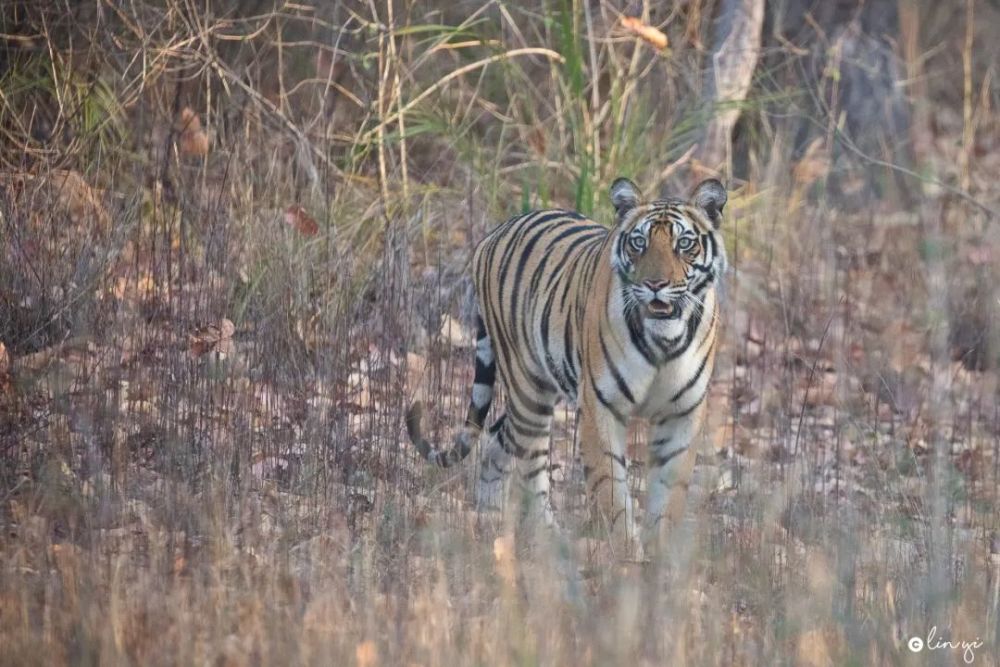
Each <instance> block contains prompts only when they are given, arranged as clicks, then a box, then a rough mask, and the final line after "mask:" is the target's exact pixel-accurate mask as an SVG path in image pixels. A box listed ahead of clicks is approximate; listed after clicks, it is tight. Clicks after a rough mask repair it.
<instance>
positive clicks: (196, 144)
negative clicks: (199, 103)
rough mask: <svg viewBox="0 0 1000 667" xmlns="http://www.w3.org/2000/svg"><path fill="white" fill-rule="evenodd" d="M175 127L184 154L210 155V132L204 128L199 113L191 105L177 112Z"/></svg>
mask: <svg viewBox="0 0 1000 667" xmlns="http://www.w3.org/2000/svg"><path fill="white" fill-rule="evenodd" d="M174 129H175V130H177V133H178V135H179V138H178V140H177V143H178V146H179V147H180V151H181V154H182V155H196V156H203V155H208V134H206V133H205V130H203V129H202V127H201V121H200V120H199V119H198V114H196V113H195V112H194V111H192V110H191V108H190V107H184V108H183V109H181V111H180V113H179V114H177V121H176V122H175V123H174Z"/></svg>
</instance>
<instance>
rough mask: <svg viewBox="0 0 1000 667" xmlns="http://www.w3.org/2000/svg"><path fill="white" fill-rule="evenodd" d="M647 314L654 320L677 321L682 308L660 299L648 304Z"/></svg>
mask: <svg viewBox="0 0 1000 667" xmlns="http://www.w3.org/2000/svg"><path fill="white" fill-rule="evenodd" d="M646 312H647V314H648V315H649V317H650V318H652V319H654V320H675V319H677V318H678V317H680V316H681V309H680V306H677V305H675V304H673V303H669V302H666V301H660V300H659V299H653V300H652V301H650V302H649V303H647V304H646Z"/></svg>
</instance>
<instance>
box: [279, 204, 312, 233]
mask: <svg viewBox="0 0 1000 667" xmlns="http://www.w3.org/2000/svg"><path fill="white" fill-rule="evenodd" d="M285 224H286V225H288V226H289V227H294V228H295V229H296V230H298V232H299V233H300V234H303V235H305V236H316V234H318V233H319V223H317V222H316V220H315V219H313V217H312V216H310V215H309V214H308V213H306V210H305V209H304V208H302V207H301V206H299V205H298V204H293V205H291V206H289V207H288V208H286V209H285Z"/></svg>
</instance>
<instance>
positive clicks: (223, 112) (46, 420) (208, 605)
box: [0, 0, 1000, 665]
mask: <svg viewBox="0 0 1000 667" xmlns="http://www.w3.org/2000/svg"><path fill="white" fill-rule="evenodd" d="M252 4H254V6H251V5H247V4H243V3H225V2H218V3H216V2H213V3H208V4H203V3H191V2H187V1H186V0H166V1H164V2H145V1H143V2H128V3H121V2H104V3H98V4H94V5H85V6H79V7H69V8H67V6H65V5H63V4H61V3H46V2H42V3H13V4H10V5H7V6H5V8H4V11H3V13H2V21H3V23H2V29H0V33H2V34H3V37H2V40H3V44H4V46H3V49H2V52H0V93H2V95H0V128H2V130H0V132H2V136H3V141H2V142H0V160H2V169H0V192H2V194H3V196H2V198H0V216H2V218H0V230H2V231H0V234H2V244H0V249H2V252H0V343H2V347H0V498H2V503H0V521H2V522H3V528H4V531H3V534H2V537H0V646H2V647H3V648H2V650H0V660H2V661H3V662H5V663H10V664H34V663H39V664H61V663H73V664H80V663H102V664H115V663H123V664H127V663H139V664H157V663H185V664H186V663H206V662H212V663H216V664H262V663H263V664H275V663H287V664H359V665H375V664H426V665H431V664H611V663H614V664H619V663H641V664H693V665H703V664H719V665H731V664H746V665H756V664H795V665H834V664H836V665H841V664H845V665H846V664H857V665H867V664H879V665H881V664H892V665H896V664H925V662H928V661H930V662H934V661H940V662H942V663H944V664H951V663H956V662H958V661H959V660H961V659H962V655H963V651H964V650H965V649H963V648H961V647H960V648H958V649H952V648H948V647H942V648H937V649H935V650H934V651H931V649H930V648H927V649H925V651H924V652H923V653H921V654H919V655H918V654H913V653H911V652H910V651H909V650H908V649H907V648H906V643H907V641H908V640H909V639H910V638H911V637H913V636H919V637H923V638H924V639H925V640H927V639H928V634H929V633H930V632H931V629H932V628H934V627H936V628H937V632H936V634H937V637H939V638H943V639H944V640H953V641H956V642H962V641H965V642H981V644H980V645H977V646H975V647H973V649H972V651H973V653H972V655H973V657H974V659H975V662H976V663H977V664H993V663H994V662H996V660H997V655H998V654H997V651H998V647H1000V620H998V619H1000V616H998V613H1000V538H998V537H997V531H998V529H1000V525H998V524H1000V520H998V516H997V512H996V503H997V483H998V478H1000V462H998V455H997V454H998V449H1000V407H998V405H1000V404H998V393H997V392H998V389H997V376H996V367H997V356H998V350H1000V346H998V343H997V327H996V322H997V320H996V317H997V312H998V309H1000V292H998V291H997V288H996V285H997V284H998V283H997V275H996V274H997V262H996V258H997V257H998V256H1000V254H998V253H1000V239H998V232H997V229H996V225H997V220H996V218H995V217H991V215H990V213H989V212H988V211H989V210H993V211H995V210H996V209H997V208H998V190H997V188H996V186H995V184H994V183H993V179H992V176H991V175H992V174H993V173H995V167H996V166H997V165H996V162H997V158H996V150H995V148H996V147H997V145H998V144H997V142H998V138H1000V133H998V131H1000V125H998V123H997V121H996V114H995V105H996V98H995V95H996V93H995V90H994V88H993V86H992V80H993V76H994V74H995V72H996V64H995V59H994V60H990V58H989V55H988V53H989V49H988V41H987V40H988V36H989V35H988V28H987V26H988V24H989V21H987V20H986V18H983V16H984V15H985V16H986V17H987V18H988V17H989V16H993V14H990V12H993V13H994V14H995V12H994V11H993V10H992V9H991V8H990V7H989V6H988V5H982V6H980V5H979V4H976V5H975V12H976V13H975V14H972V13H971V8H972V7H973V4H974V3H971V2H970V3H969V7H970V13H969V14H968V16H969V18H971V19H972V20H971V21H968V22H966V21H964V20H958V21H956V20H955V19H954V18H951V17H950V16H944V15H943V14H942V13H941V12H940V11H939V10H938V9H936V8H935V7H932V6H930V5H931V3H915V7H916V9H915V10H913V9H912V8H908V11H911V10H912V11H915V12H916V17H915V18H913V17H912V16H909V17H908V18H907V17H904V19H906V20H905V21H904V22H903V23H904V26H909V28H908V30H907V31H905V32H904V34H903V37H904V38H906V40H908V41H906V43H905V44H903V45H902V46H901V47H900V48H901V51H902V52H903V55H904V56H905V57H906V61H905V66H906V67H905V68H904V69H905V71H906V72H907V76H908V77H910V78H909V79H907V81H905V82H904V84H905V85H906V86H907V90H908V91H911V92H912V94H911V95H910V97H909V102H910V103H911V105H912V108H913V110H914V114H913V118H914V121H913V124H912V127H911V128H910V129H909V132H910V133H911V134H912V135H913V136H912V143H913V145H914V146H915V155H914V156H913V158H914V160H915V162H914V163H908V164H899V165H896V167H895V168H886V166H885V163H893V164H895V163H896V162H897V161H899V155H900V154H899V153H896V152H889V153H886V154H881V153H879V154H875V153H872V152H871V145H872V144H871V143H870V142H869V143H866V142H865V141H863V137H859V136H857V135H856V134H855V133H854V129H853V126H850V124H848V123H845V122H843V121H844V118H843V116H842V115H841V112H842V109H840V108H839V107H838V106H837V105H836V104H835V102H837V100H838V99H839V98H838V97H837V95H838V94H839V93H838V91H840V92H842V90H841V87H840V85H839V84H838V82H839V81H840V80H841V79H840V78H838V77H840V74H839V73H840V72H841V71H842V70H841V69H838V68H848V67H850V66H852V63H851V61H850V60H849V59H847V60H845V57H844V53H845V52H846V50H845V47H844V45H845V44H848V42H847V41H845V40H846V38H845V37H843V35H841V36H838V35H828V36H827V37H828V38H829V40H830V42H829V44H824V49H821V50H820V51H821V52H822V53H824V54H827V55H824V56H823V58H827V57H828V58H829V60H825V59H823V60H822V61H821V62H818V63H817V62H814V61H813V60H812V59H813V58H814V56H813V55H810V54H809V53H803V52H802V51H803V49H802V48H801V47H800V46H796V45H795V44H792V43H789V44H787V45H779V46H773V45H772V46H769V47H768V48H767V50H766V53H765V55H766V57H765V59H764V61H762V64H761V66H760V67H759V68H758V72H757V74H756V77H755V83H754V86H753V88H752V89H751V94H750V96H749V97H748V98H747V100H746V101H745V102H743V103H741V105H740V111H741V121H740V124H739V125H738V126H737V141H736V145H735V146H734V151H733V154H732V157H733V159H732V168H733V172H732V173H728V174H725V176H726V177H727V178H728V179H729V182H730V184H731V187H732V195H731V203H730V207H729V217H728V218H727V220H726V222H725V225H726V229H725V232H726V241H727V244H728V249H729V254H730V258H731V261H732V263H733V264H734V266H735V270H734V272H733V275H732V276H731V277H730V280H729V284H728V289H727V299H726V325H725V331H726V333H725V339H724V340H725V344H724V346H723V349H722V351H721V353H720V364H719V366H720V367H719V368H718V369H717V372H716V377H715V382H714V389H713V396H712V405H713V410H712V418H711V420H710V424H709V426H708V428H707V432H706V438H705V441H706V442H705V445H704V447H703V450H702V451H701V452H700V453H699V461H698V463H699V464H698V466H697V467H696V476H695V480H694V483H693V485H692V488H691V493H690V500H689V509H688V512H687V514H686V516H685V518H684V520H683V521H682V522H681V524H680V525H678V526H676V527H674V528H673V529H672V532H671V534H670V540H669V546H668V547H667V549H666V551H665V553H663V554H661V555H660V556H658V557H657V558H656V559H655V560H654V561H653V562H652V563H649V564H646V565H642V566H639V565H635V564H629V563H626V562H623V561H621V560H619V559H618V558H616V557H615V556H614V554H611V553H609V548H608V545H607V543H606V542H605V541H604V540H603V539H602V536H600V535H592V534H589V533H588V532H587V531H586V529H585V528H583V527H581V524H583V523H584V522H583V518H584V509H583V501H582V481H581V473H580V470H579V465H578V464H577V462H576V460H575V451H574V445H573V434H574V431H575V429H574V420H573V415H572V413H571V412H569V411H565V412H563V413H562V414H560V415H557V423H556V433H555V436H554V443H553V444H554V448H553V451H554V452H555V454H554V460H553V463H554V464H555V465H554V467H553V470H552V473H551V474H552V475H553V477H554V478H555V479H556V488H557V493H558V496H557V502H558V505H559V515H560V518H561V520H562V522H563V524H564V528H565V529H564V531H563V532H562V533H561V534H559V535H557V536H555V537H553V536H549V535H547V534H545V533H532V532H531V531H530V530H527V529H524V527H519V526H518V516H517V513H516V511H511V512H509V513H508V514H507V515H506V516H503V517H497V516H492V515H479V514H477V513H476V512H475V511H473V509H472V505H471V503H470V490H471V488H472V487H471V481H472V476H473V475H474V469H475V465H474V462H470V465H468V466H467V467H466V468H465V469H463V470H459V471H458V472H455V473H449V474H443V473H441V472H440V471H435V470H428V469H427V468H426V467H424V466H423V465H421V463H420V462H419V461H418V460H417V458H416V457H415V456H414V453H413V451H412V450H411V449H410V448H409V447H408V446H407V444H406V443H405V436H404V435H403V427H402V414H403V411H404V409H405V407H406V405H407V404H408V403H409V402H410V400H412V398H413V397H414V396H415V395H417V394H418V393H424V394H427V395H429V396H432V397H434V398H435V401H434V406H433V407H434V409H433V412H432V428H433V432H434V435H435V436H436V437H439V438H441V439H444V438H447V437H448V436H449V434H450V432H451V430H450V429H452V428H453V427H454V426H455V425H457V424H458V420H459V418H460V417H459V416H460V415H461V414H463V408H464V406H465V403H466V401H467V391H468V390H469V383H470V375H471V363H470V361H471V357H472V355H471V351H470V348H469V340H468V318H469V315H470V313H471V311H472V308H473V304H472V303H471V301H470V296H469V295H470V291H469V289H468V286H469V278H468V267H467V264H468V258H469V256H470V253H471V249H472V247H473V246H474V244H475V243H476V242H477V241H478V240H479V239H480V238H482V236H483V235H484V234H485V232H486V230H488V229H489V228H490V226H491V225H493V224H495V223H496V222H497V221H499V220H502V219H504V218H505V217H507V216H509V215H511V214H513V213H516V212H519V211H521V210H525V209H528V208H532V207H541V206H566V207H572V208H576V209H579V210H581V211H584V212H586V213H588V214H591V215H593V216H594V217H595V218H596V219H598V220H603V221H606V220H608V218H609V206H608V203H607V201H606V198H605V195H604V194H603V193H604V191H605V188H606V186H607V184H608V183H609V182H610V181H611V179H612V178H614V177H615V176H617V175H619V174H626V175H629V176H630V177H632V178H633V179H634V180H636V181H637V182H639V183H641V184H642V185H643V187H644V188H645V189H646V191H647V192H649V193H654V194H656V193H659V192H660V191H662V190H667V191H671V192H683V191H684V190H685V189H686V187H687V186H688V185H690V181H691V179H692V178H693V177H694V176H693V172H694V171H695V170H696V169H695V168H697V167H699V165H695V164H692V160H693V155H694V153H692V151H691V150H690V149H691V146H692V142H694V141H695V140H696V139H697V137H698V136H699V135H700V133H701V131H702V130H703V128H704V126H705V124H706V122H708V120H709V119H710V118H711V117H712V115H713V113H714V110H713V109H712V108H711V107H710V105H708V103H707V102H706V100H703V99H702V98H701V91H702V74H703V69H704V68H705V67H706V54H705V51H704V49H705V45H704V44H703V41H704V40H706V39H707V37H704V36H705V35H708V34H709V30H708V22H709V21H710V20H711V14H712V8H711V7H710V6H709V5H710V3H701V2H692V3H686V4H684V3H681V4H678V5H677V6H675V7H671V8H665V9H664V8H659V7H656V6H652V5H648V4H647V3H643V5H642V8H641V11H640V12H639V13H638V14H639V18H640V19H641V22H642V23H643V24H644V25H647V26H655V27H657V28H658V29H660V30H662V33H663V34H664V35H665V37H666V40H667V47H666V49H661V48H660V47H661V46H662V44H657V43H655V42H654V43H651V42H649V41H644V40H642V39H641V38H638V37H637V36H636V34H635V33H634V32H633V31H629V30H627V29H625V28H624V27H622V24H621V21H620V12H624V11H626V9H627V10H628V12H629V13H634V12H633V11H632V8H631V7H629V8H625V7H622V6H618V5H612V4H611V3H607V2H601V3H591V4H586V3H579V2H569V1H567V2H543V3H537V4H530V5H517V6H515V5H513V4H507V3H496V2H492V3H485V4H482V5H480V4H467V3H455V4H452V5H446V4H440V3H432V4H431V5H427V4H425V3H408V2H400V3H395V4H392V5H387V4H384V3H375V2H368V3H345V4H335V5H329V6H327V5H322V4H319V3H317V4H316V5H310V4H305V3H297V4H284V5H272V4H270V3H252ZM973 17H978V18H973ZM994 18H995V17H994ZM907 21H908V22H907ZM914 25H915V26H916V28H914ZM977 26H979V27H978V28H977ZM838 40H839V41H838ZM826 47H829V48H828V49H827V48H826ZM807 70H808V71H813V70H815V71H817V72H819V77H820V78H818V79H815V78H814V79H810V78H808V77H804V76H800V75H801V74H802V72H803V71H807ZM845 71H846V70H845ZM810 81H811V83H809V82H810ZM834 84H837V85H834ZM824 114H825V115H824ZM802 128H806V130H803V129H802ZM803 132H805V133H806V134H807V135H808V137H807V138H808V141H803V140H802V137H801V136H800V135H801V134H802V133H803ZM896 138H897V139H900V140H902V139H903V138H902V137H896ZM903 143H906V142H905V141H904V142H903ZM887 150H888V147H887ZM900 179H902V183H903V184H904V185H903V186H900V185H899V183H900ZM956 190H959V191H960V192H959V193H957V194H956ZM907 192H909V194H907ZM907 197H912V199H907ZM970 199H971V200H974V201H970ZM984 208H985V209H986V210H985V211H984ZM633 444H634V447H633V449H632V451H631V452H630V467H631V468H632V469H633V470H634V472H635V475H634V476H635V479H636V485H637V489H636V491H637V493H640V495H641V489H640V488H639V487H640V485H641V482H640V480H641V477H642V475H641V472H642V465H643V463H642V462H643V456H642V448H641V441H640V439H639V437H638V436H636V437H634V438H633ZM519 528H520V529H519Z"/></svg>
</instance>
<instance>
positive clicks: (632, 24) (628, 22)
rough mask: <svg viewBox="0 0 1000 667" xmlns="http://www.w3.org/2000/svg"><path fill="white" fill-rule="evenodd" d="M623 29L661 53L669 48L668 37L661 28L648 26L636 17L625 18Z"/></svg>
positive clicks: (623, 19)
mask: <svg viewBox="0 0 1000 667" xmlns="http://www.w3.org/2000/svg"><path fill="white" fill-rule="evenodd" d="M622 27H623V28H625V29H626V30H628V31H630V32H633V33H635V34H636V35H637V36H638V37H640V38H641V39H643V40H645V41H646V42H648V43H649V44H650V45H652V46H654V47H656V48H657V49H660V50H661V51H662V50H663V49H665V48H667V36H666V35H664V34H663V32H662V31H661V30H660V29H659V28H654V27H653V26H651V25H646V24H645V23H643V22H642V20H641V19H638V18H636V17H634V16H623V17H622Z"/></svg>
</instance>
